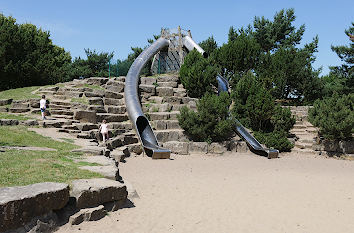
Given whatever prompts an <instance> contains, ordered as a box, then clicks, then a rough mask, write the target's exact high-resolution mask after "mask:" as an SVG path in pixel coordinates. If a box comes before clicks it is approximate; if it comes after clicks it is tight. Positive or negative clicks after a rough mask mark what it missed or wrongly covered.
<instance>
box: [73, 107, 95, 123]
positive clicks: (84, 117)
mask: <svg viewBox="0 0 354 233" xmlns="http://www.w3.org/2000/svg"><path fill="white" fill-rule="evenodd" d="M74 119H75V120H79V121H82V122H90V123H94V124H96V123H97V115H96V112H94V111H83V110H76V111H75V112H74Z"/></svg>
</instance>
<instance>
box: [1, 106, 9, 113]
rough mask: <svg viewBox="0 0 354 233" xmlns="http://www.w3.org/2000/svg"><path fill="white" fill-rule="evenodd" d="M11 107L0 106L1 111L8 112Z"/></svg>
mask: <svg viewBox="0 0 354 233" xmlns="http://www.w3.org/2000/svg"><path fill="white" fill-rule="evenodd" d="M8 111H9V108H7V107H0V112H8Z"/></svg>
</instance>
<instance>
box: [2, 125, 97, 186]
mask: <svg viewBox="0 0 354 233" xmlns="http://www.w3.org/2000/svg"><path fill="white" fill-rule="evenodd" d="M0 146H35V147H49V148H53V149H56V150H57V151H23V150H8V151H5V152H0V187H1V186H16V185H28V184H33V183H38V182H64V183H70V181H71V180H74V179H84V178H86V179H87V178H92V177H102V176H101V175H100V174H97V173H94V172H90V171H85V170H81V169H79V168H78V167H79V166H84V165H85V166H87V165H89V166H94V165H95V164H92V163H87V162H75V161H74V159H79V158H80V157H81V156H82V153H74V152H71V150H72V149H75V148H78V146H76V145H73V144H71V143H67V142H60V143H58V141H55V140H52V139H51V138H47V137H43V136H41V135H39V134H36V133H35V132H32V131H28V130H27V128H26V127H24V126H11V127H10V126H0Z"/></svg>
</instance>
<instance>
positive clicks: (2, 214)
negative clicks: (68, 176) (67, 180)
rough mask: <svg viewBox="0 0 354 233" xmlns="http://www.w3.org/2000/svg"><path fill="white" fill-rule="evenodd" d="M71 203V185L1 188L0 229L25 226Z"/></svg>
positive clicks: (33, 185) (46, 184)
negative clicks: (37, 217)
mask: <svg viewBox="0 0 354 233" xmlns="http://www.w3.org/2000/svg"><path fill="white" fill-rule="evenodd" d="M68 201H69V185H68V184H63V183H53V182H45V183H37V184H32V185H27V186H17V187H6V188H0V229H1V231H6V230H9V229H14V228H18V227H21V226H23V225H24V224H26V223H27V222H29V221H30V220H31V219H32V218H34V217H36V216H40V215H43V214H46V213H48V212H50V211H51V210H58V209H61V208H63V207H64V206H65V205H66V204H67V202H68Z"/></svg>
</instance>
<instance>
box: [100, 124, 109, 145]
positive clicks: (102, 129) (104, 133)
mask: <svg viewBox="0 0 354 233" xmlns="http://www.w3.org/2000/svg"><path fill="white" fill-rule="evenodd" d="M99 131H100V133H101V134H102V138H103V141H104V142H105V141H107V140H108V139H109V135H108V125H107V123H106V120H103V121H102V124H101V125H100V128H99Z"/></svg>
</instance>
